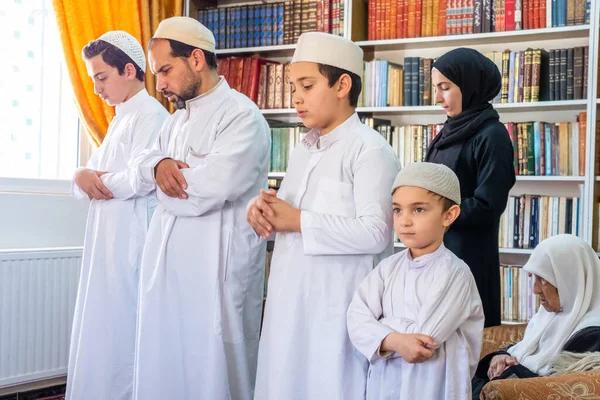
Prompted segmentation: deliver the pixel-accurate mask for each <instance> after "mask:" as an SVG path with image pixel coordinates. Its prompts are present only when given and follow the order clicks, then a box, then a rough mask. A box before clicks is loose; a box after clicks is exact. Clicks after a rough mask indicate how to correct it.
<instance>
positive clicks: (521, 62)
mask: <svg viewBox="0 0 600 400" xmlns="http://www.w3.org/2000/svg"><path fill="white" fill-rule="evenodd" d="M485 55H486V56H487V57H488V58H489V59H490V60H492V61H494V63H495V64H496V66H497V67H498V69H499V71H501V73H502V89H501V90H500V92H499V93H498V96H496V98H495V99H494V100H493V102H495V103H522V102H538V101H548V100H580V99H585V98H587V83H588V82H587V65H588V47H587V46H584V47H575V48H570V49H560V50H551V51H550V52H547V51H545V50H542V49H528V50H526V51H510V50H506V51H504V52H490V53H485ZM434 62H435V59H431V58H423V57H406V58H404V65H401V64H395V63H392V62H389V61H387V60H373V61H366V62H365V64H364V65H365V67H364V73H363V91H362V93H361V96H360V98H359V104H358V105H359V107H387V106H390V107H394V106H428V105H434V104H435V91H434V88H433V85H432V82H431V68H432V65H433V63H434ZM217 64H218V67H219V74H221V75H223V76H224V77H225V79H227V81H228V82H229V85H230V86H231V87H232V88H234V89H236V90H238V91H240V92H242V93H244V94H246V95H247V96H248V97H250V99H252V101H254V102H256V103H257V104H258V106H259V108H262V109H273V108H291V106H292V101H291V90H290V88H289V85H288V84H287V81H288V79H287V65H289V64H280V63H277V62H274V61H269V60H265V59H261V58H257V57H247V58H242V57H233V58H221V59H219V60H218V61H217Z"/></svg>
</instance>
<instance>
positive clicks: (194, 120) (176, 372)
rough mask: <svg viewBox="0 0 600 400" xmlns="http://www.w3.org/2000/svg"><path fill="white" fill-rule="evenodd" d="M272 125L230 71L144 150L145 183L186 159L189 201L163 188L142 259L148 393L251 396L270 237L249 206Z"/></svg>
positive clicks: (141, 368) (141, 381) (139, 373)
mask: <svg viewBox="0 0 600 400" xmlns="http://www.w3.org/2000/svg"><path fill="white" fill-rule="evenodd" d="M269 154H270V133H269V126H268V124H267V122H266V121H265V119H264V117H263V116H262V114H261V113H260V111H259V110H258V108H257V107H256V105H255V104H254V103H252V101H251V100H250V99H248V98H247V97H246V96H244V95H242V94H240V93H239V92H236V91H235V90H233V89H231V88H230V87H229V85H228V84H227V82H226V81H225V80H224V79H223V78H220V80H219V83H218V85H217V86H216V87H215V88H213V89H212V90H211V91H210V92H208V93H205V94H203V95H201V96H199V97H196V98H195V99H192V100H189V101H187V102H186V109H185V110H180V111H177V112H176V113H175V114H174V115H172V116H171V117H170V118H169V119H168V120H167V122H166V123H165V125H164V127H163V129H162V130H161V133H160V136H159V140H158V142H157V147H156V148H155V149H154V150H152V151H150V152H148V153H147V154H146V155H144V156H143V157H142V158H141V160H140V162H139V164H138V169H137V172H136V174H135V176H134V183H135V185H134V186H136V187H137V188H140V189H142V190H146V188H147V187H154V186H155V185H156V183H155V178H154V167H155V166H156V165H157V164H158V162H159V161H160V160H162V159H164V158H165V157H169V158H173V159H175V160H181V161H184V162H186V163H187V164H188V165H189V166H190V168H185V169H182V170H181V171H182V173H183V176H184V177H185V179H186V182H187V184H188V188H187V190H186V192H187V194H188V196H189V198H188V199H186V200H182V199H177V198H171V197H168V196H167V195H165V194H164V193H163V192H162V191H161V190H160V189H157V197H158V201H159V204H158V206H157V208H156V212H155V214H154V218H153V219H152V222H151V224H150V228H149V231H148V239H147V241H146V247H145V249H144V254H143V257H142V267H141V277H140V279H141V283H140V284H141V290H140V292H141V293H140V312H139V334H138V346H137V361H136V383H135V387H136V388H135V392H136V399H138V400H154V399H156V400H162V399H181V400H186V399H189V400H196V399H198V400H200V399H207V400H208V399H210V400H225V399H234V400H236V399H250V398H252V394H253V390H254V381H255V376H256V358H257V352H258V339H259V332H260V319H261V309H262V302H263V284H264V260H265V256H266V243H265V242H264V241H263V240H262V239H261V238H260V237H259V236H258V235H257V234H256V233H254V231H253V230H252V228H251V227H250V225H249V224H248V223H247V222H246V205H247V204H248V202H249V200H250V199H251V198H252V197H253V196H255V195H256V194H257V193H258V192H259V190H260V189H266V187H267V174H268V161H269Z"/></svg>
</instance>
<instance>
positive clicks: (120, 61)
mask: <svg viewBox="0 0 600 400" xmlns="http://www.w3.org/2000/svg"><path fill="white" fill-rule="evenodd" d="M82 53H83V58H84V59H86V60H89V59H90V58H94V57H96V56H97V55H99V54H102V60H103V61H104V62H105V63H107V64H108V65H110V66H111V67H113V68H116V69H117V71H119V75H123V72H125V66H126V65H127V64H131V65H133V67H134V68H135V77H136V78H137V79H138V80H139V81H140V82H144V71H142V69H141V68H140V66H139V65H137V64H136V63H135V62H134V61H133V60H132V59H131V57H129V56H128V55H127V54H125V52H124V51H123V50H121V49H119V48H118V47H116V46H114V45H112V44H110V43H108V42H105V41H104V40H93V41H91V42H89V43H88V44H87V45H86V46H85V47H84V48H83V50H82Z"/></svg>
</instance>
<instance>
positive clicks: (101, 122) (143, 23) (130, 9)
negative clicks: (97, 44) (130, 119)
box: [53, 0, 183, 145]
mask: <svg viewBox="0 0 600 400" xmlns="http://www.w3.org/2000/svg"><path fill="white" fill-rule="evenodd" d="M53 3H54V10H55V13H56V18H57V21H58V28H59V31H60V37H61V41H62V45H63V51H64V53H65V60H66V63H67V69H68V70H69V76H70V78H71V83H72V85H73V91H74V93H75V98H76V103H77V107H78V109H79V115H80V117H81V120H82V122H83V124H84V126H85V128H86V130H87V132H88V134H89V136H90V138H91V140H92V141H93V142H94V143H95V144H96V145H100V143H102V140H103V139H104V136H105V135H106V131H107V129H108V125H109V123H110V121H111V120H112V118H113V117H114V109H113V108H112V107H109V106H108V105H106V103H104V101H102V99H101V98H100V97H98V96H97V95H96V94H94V84H93V82H92V80H91V79H90V77H89V76H88V74H87V70H86V67H85V62H84V61H83V58H82V57H81V49H82V48H83V47H84V46H85V45H86V44H87V43H88V42H89V41H90V40H94V39H96V38H98V37H99V36H100V35H102V34H103V33H105V32H107V31H111V30H124V31H127V32H129V33H130V34H131V35H133V36H134V37H135V38H137V39H138V40H139V41H140V43H141V44H142V46H143V47H144V50H146V49H147V45H148V41H149V40H150V38H151V37H152V34H153V32H154V30H155V29H156V27H157V26H158V23H159V22H160V21H161V20H162V19H164V18H168V17H171V16H175V15H182V12H183V4H182V0H164V1H161V0H138V1H122V0H94V1H85V0H82V1H72V0H53ZM146 88H147V89H148V93H150V94H151V95H154V96H155V97H157V98H158V100H159V101H161V102H163V104H165V105H166V104H168V102H166V101H164V99H163V98H162V95H160V93H156V89H155V83H154V76H153V75H152V74H151V73H150V69H149V68H147V71H146ZM171 111H172V109H171Z"/></svg>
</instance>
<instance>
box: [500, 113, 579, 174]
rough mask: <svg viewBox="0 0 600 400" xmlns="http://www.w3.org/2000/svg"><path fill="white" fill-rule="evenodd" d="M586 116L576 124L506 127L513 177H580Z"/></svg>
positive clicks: (540, 123)
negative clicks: (511, 150) (511, 147)
mask: <svg viewBox="0 0 600 400" xmlns="http://www.w3.org/2000/svg"><path fill="white" fill-rule="evenodd" d="M586 118H587V113H585V112H582V113H580V114H579V115H578V116H577V120H578V121H579V122H556V123H548V122H522V123H514V122H509V123H506V124H505V125H506V129H507V130H508V133H509V135H510V138H511V140H512V143H513V149H514V163H515V174H517V175H535V176H542V175H552V176H577V175H579V176H584V175H585V149H586V125H587V123H586Z"/></svg>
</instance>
